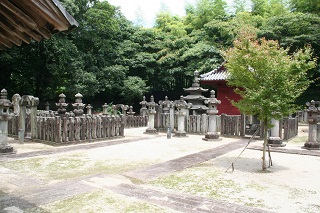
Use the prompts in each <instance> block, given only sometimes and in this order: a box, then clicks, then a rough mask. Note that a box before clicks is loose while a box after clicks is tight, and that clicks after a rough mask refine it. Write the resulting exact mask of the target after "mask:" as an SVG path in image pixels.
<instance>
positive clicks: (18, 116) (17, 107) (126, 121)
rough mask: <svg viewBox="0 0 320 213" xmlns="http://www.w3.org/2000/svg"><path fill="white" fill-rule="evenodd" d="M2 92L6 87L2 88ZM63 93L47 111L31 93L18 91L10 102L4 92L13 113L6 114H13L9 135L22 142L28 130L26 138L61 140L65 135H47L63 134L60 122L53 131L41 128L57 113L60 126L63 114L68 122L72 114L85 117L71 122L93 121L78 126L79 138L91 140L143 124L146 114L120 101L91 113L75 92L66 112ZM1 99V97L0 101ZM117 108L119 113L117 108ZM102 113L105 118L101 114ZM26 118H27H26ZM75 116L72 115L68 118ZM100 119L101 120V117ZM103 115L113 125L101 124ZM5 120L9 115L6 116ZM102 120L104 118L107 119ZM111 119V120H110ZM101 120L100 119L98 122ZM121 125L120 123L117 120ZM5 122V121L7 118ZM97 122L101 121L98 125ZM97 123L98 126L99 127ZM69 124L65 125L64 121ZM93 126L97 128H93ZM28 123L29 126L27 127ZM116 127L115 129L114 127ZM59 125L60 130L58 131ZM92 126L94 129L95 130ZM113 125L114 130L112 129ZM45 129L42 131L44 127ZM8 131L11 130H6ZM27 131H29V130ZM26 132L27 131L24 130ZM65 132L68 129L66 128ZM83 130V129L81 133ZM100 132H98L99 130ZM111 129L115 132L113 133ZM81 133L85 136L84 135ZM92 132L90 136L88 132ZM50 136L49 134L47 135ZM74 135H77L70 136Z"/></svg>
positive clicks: (111, 135) (90, 109)
mask: <svg viewBox="0 0 320 213" xmlns="http://www.w3.org/2000/svg"><path fill="white" fill-rule="evenodd" d="M5 92H6V91H5ZM65 98H66V96H65V95H64V94H60V95H59V102H58V103H56V106H57V108H58V109H57V111H50V109H49V104H46V108H45V110H37V106H38V105H39V99H38V98H36V97H33V96H25V95H24V96H22V97H21V96H20V95H18V94H15V95H14V96H13V99H12V103H11V102H10V101H9V100H7V97H6V96H5V100H6V101H7V102H8V103H10V105H9V107H8V112H9V111H10V110H9V108H10V107H13V112H14V113H13V115H11V117H10V118H14V119H11V120H10V123H9V124H10V125H9V133H10V135H12V136H14V135H18V138H19V141H20V143H23V142H24V138H25V137H26V136H27V135H28V134H30V135H29V136H30V138H31V139H32V140H39V139H40V140H43V139H46V138H51V139H52V138H53V139H54V142H59V141H61V140H60V138H62V139H63V138H66V137H58V136H55V137H53V136H50V135H60V132H62V133H61V134H62V135H66V133H65V132H66V130H65V129H61V128H59V126H60V125H58V124H57V125H54V127H56V128H55V129H56V130H57V131H53V129H54V128H44V127H50V126H53V125H52V123H55V122H53V121H52V120H56V119H57V117H61V118H63V119H60V120H61V122H57V123H61V126H63V122H64V121H65V119H64V118H67V121H66V122H68V123H74V122H73V121H77V120H75V119H76V118H82V117H85V119H78V120H79V122H75V124H77V125H78V124H79V126H83V127H84V126H87V127H89V124H90V125H91V123H95V122H96V123H97V125H94V127H92V128H91V129H92V131H91V130H86V131H85V130H81V131H80V133H81V132H82V136H81V139H82V138H89V139H90V140H91V138H92V139H95V138H100V137H101V138H103V136H104V135H106V137H108V138H109V137H114V136H121V135H122V136H123V128H124V127H125V126H126V125H127V126H128V127H129V128H132V127H139V126H146V125H147V117H141V116H134V114H135V112H133V108H132V106H130V107H129V106H128V105H123V104H117V105H112V106H109V105H108V104H104V105H103V106H102V108H103V112H102V114H99V115H92V106H91V105H90V104H88V105H85V104H84V103H82V98H83V96H82V95H81V94H80V93H78V94H76V95H75V103H72V104H71V105H72V107H73V111H71V112H67V107H68V105H69V104H68V103H66V101H65ZM2 102H4V101H2ZM85 106H86V109H87V110H86V111H87V114H84V108H85ZM119 110H121V112H120V113H119V112H118V111H119ZM97 116H100V117H101V116H102V117H101V118H100V117H99V118H97ZM104 117H106V118H104ZM117 117H120V118H121V121H118V120H119V119H118V118H117ZM26 118H28V119H26ZM72 118H75V119H72ZM101 119H102V120H101ZM103 119H108V120H110V119H111V121H110V122H109V123H110V124H112V125H113V124H114V127H109V126H105V127H104V125H102V124H104V123H106V124H107V123H108V122H104V120H103ZM8 120H9V119H8ZM26 120H27V121H29V122H30V125H26ZM108 120H106V121H108ZM113 120H114V122H113ZM82 121H86V123H85V124H83V125H82V124H80V123H81V122H82ZM100 121H101V122H100ZM46 122H48V125H46ZM119 122H120V123H121V125H120V123H119ZM7 123H8V122H7ZM99 123H102V124H101V125H100V124H99ZM118 123H119V124H118ZM99 125H100V126H101V128H100V127H99ZM68 126H69V125H68ZM95 126H96V127H97V128H95ZM28 127H30V129H28ZM107 128H111V130H110V134H103V132H104V129H107ZM118 128H120V129H119V130H117V129H118ZM6 129H8V124H7V125H6ZM59 129H61V130H63V131H58V130H59ZM95 129H96V130H95ZM113 129H115V130H113ZM45 130H46V131H45ZM76 130H77V128H75V134H76V133H77V131H76ZM10 131H11V132H10ZM29 131H30V132H29ZM2 132H6V135H7V133H8V131H7V130H6V131H2ZM27 132H29V133H28V134H27ZM67 132H69V131H67ZM85 132H86V133H85ZM100 132H101V134H100ZM113 132H115V134H113ZM84 135H85V137H84ZM91 135H92V136H91ZM49 136H50V137H49ZM74 138H77V137H74ZM69 141H70V140H69Z"/></svg>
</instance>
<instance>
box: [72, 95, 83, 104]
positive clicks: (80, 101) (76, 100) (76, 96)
mask: <svg viewBox="0 0 320 213" xmlns="http://www.w3.org/2000/svg"><path fill="white" fill-rule="evenodd" d="M74 97H75V98H76V99H75V102H76V103H82V98H83V95H81V94H80V93H77V94H76V95H75V96H74Z"/></svg>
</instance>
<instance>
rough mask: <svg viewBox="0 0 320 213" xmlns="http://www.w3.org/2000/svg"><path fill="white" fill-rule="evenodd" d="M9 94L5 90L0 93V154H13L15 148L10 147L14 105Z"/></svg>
mask: <svg viewBox="0 0 320 213" xmlns="http://www.w3.org/2000/svg"><path fill="white" fill-rule="evenodd" d="M7 95H8V92H7V90H5V89H3V90H1V93H0V153H12V152H13V147H12V146H10V145H8V120H9V119H11V118H12V114H11V113H10V110H9V109H10V107H11V106H12V103H11V102H10V100H8V99H7Z"/></svg>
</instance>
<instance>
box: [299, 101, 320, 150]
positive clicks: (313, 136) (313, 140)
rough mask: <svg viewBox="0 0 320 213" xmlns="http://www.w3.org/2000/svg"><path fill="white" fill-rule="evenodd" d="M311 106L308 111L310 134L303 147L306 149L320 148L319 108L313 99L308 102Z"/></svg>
mask: <svg viewBox="0 0 320 213" xmlns="http://www.w3.org/2000/svg"><path fill="white" fill-rule="evenodd" d="M306 105H307V106H308V107H309V108H308V109H307V113H308V123H309V135H308V141H307V142H306V143H305V144H304V146H303V147H302V148H305V149H319V148H320V144H319V143H318V142H317V134H318V131H317V123H318V114H319V109H318V108H317V107H316V102H315V101H314V100H312V101H311V102H310V103H306Z"/></svg>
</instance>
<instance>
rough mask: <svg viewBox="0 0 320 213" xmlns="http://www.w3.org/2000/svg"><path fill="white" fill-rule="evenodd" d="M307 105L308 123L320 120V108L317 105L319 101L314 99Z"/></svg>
mask: <svg viewBox="0 0 320 213" xmlns="http://www.w3.org/2000/svg"><path fill="white" fill-rule="evenodd" d="M306 105H307V106H308V109H307V112H308V123H317V122H318V120H319V119H318V114H319V111H320V110H319V107H316V105H319V101H314V100H312V101H311V102H310V103H309V102H307V103H306Z"/></svg>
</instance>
